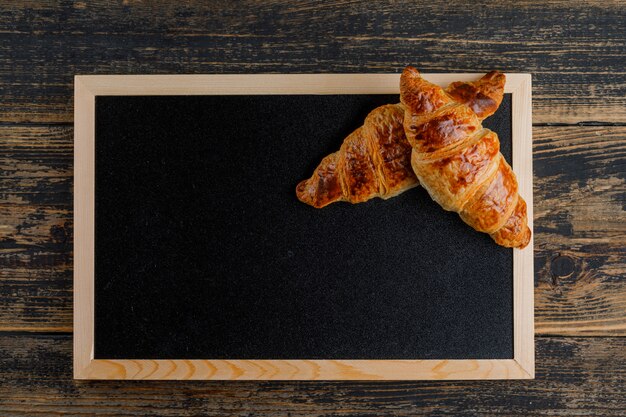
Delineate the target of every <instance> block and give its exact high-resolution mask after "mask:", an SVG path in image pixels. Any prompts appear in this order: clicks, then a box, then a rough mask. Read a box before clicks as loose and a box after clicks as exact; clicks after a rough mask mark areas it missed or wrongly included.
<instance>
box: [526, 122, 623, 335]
mask: <svg viewBox="0 0 626 417" xmlns="http://www.w3.org/2000/svg"><path fill="white" fill-rule="evenodd" d="M535 131H536V132H537V134H535V138H534V139H535V140H534V164H535V242H536V245H535V248H536V251H535V276H536V285H537V288H536V290H535V303H536V305H537V309H536V313H535V314H536V322H535V323H536V331H537V333H538V334H560V335H588V336H596V335H609V334H612V335H621V336H624V335H626V128H625V127H619V128H618V127H595V128H592V127H588V128H584V129H583V128H579V129H574V128H565V127H559V128H556V127H552V128H542V129H535Z"/></svg>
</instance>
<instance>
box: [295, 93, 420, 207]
mask: <svg viewBox="0 0 626 417" xmlns="http://www.w3.org/2000/svg"><path fill="white" fill-rule="evenodd" d="M403 120H404V108H403V106H402V105H401V104H387V105H384V106H380V107H378V108H376V109H374V110H372V112H371V113H370V114H368V115H367V117H366V118H365V123H364V124H363V126H361V127H359V128H358V129H356V130H355V131H354V132H352V133H351V134H350V135H348V137H346V138H345V139H344V141H343V144H342V145H341V149H339V151H337V152H335V153H332V154H330V155H328V156H326V157H325V158H324V159H322V162H321V163H320V164H319V166H318V167H317V168H316V169H315V172H314V173H313V176H312V177H311V178H310V179H308V180H305V181H302V182H300V184H298V186H297V187H296V194H297V196H298V198H299V199H300V201H302V202H304V203H307V204H310V205H312V206H313V207H316V208H321V207H324V206H326V205H328V204H330V203H333V202H335V201H348V202H350V203H361V202H363V201H366V200H369V199H370V198H374V197H380V198H384V199H387V198H390V197H393V196H395V195H398V194H400V193H401V192H403V191H405V190H408V189H409V188H412V187H415V186H417V185H418V183H417V179H416V177H415V174H414V173H413V168H411V145H409V143H408V142H407V140H406V136H405V133H404V127H403V126H402V121H403Z"/></svg>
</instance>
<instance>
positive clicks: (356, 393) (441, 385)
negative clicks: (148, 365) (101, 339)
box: [0, 334, 626, 416]
mask: <svg viewBox="0 0 626 417" xmlns="http://www.w3.org/2000/svg"><path fill="white" fill-rule="evenodd" d="M71 347H72V339H71V336H69V335H57V336H52V335H48V336H36V335H24V334H22V335H2V334H0V398H1V400H0V414H2V415H3V416H13V415H37V414H45V413H49V414H65V413H67V414H72V415H101V416H121V415H134V416H138V415H159V416H161V415H185V416H186V415H200V414H201V415H207V416H213V415H215V416H221V415H226V414H227V415H233V416H249V415H260V414H265V415H290V416H322V415H324V416H331V415H333V416H334V415H362V416H363V415H371V416H374V415H381V414H387V413H393V415H401V416H413V415H417V414H421V413H429V414H430V415H455V416H463V415H467V416H469V415H487V414H494V415H511V416H517V415H520V416H526V415H542V414H549V415H557V416H572V415H578V416H583V415H603V416H618V415H623V411H624V409H626V338H538V339H537V379H536V380H534V381H530V382H529V381H481V382H471V381H465V382H459V381H449V382H433V381H428V382H386V383H380V382H357V381H352V382H345V381H344V382H252V381H230V382H206V381H195V382H191V381H142V382H140V383H137V382H136V381H73V380H72V355H71V353H72V349H71Z"/></svg>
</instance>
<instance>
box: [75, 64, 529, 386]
mask: <svg viewBox="0 0 626 417" xmlns="http://www.w3.org/2000/svg"><path fill="white" fill-rule="evenodd" d="M481 75H482V74H466V73H464V74H423V76H424V78H426V79H427V80H429V81H431V82H434V83H436V84H439V85H441V86H447V85H448V84H449V83H451V82H453V81H471V80H475V79H477V78H479V77H480V76H481ZM506 76H507V82H506V86H505V92H506V93H511V94H512V106H513V110H512V113H513V115H512V116H513V119H512V123H513V126H512V140H513V169H514V170H515V172H516V174H517V178H518V181H519V192H520V194H521V195H522V197H524V199H525V200H526V202H527V203H528V222H529V226H530V228H531V230H532V222H533V195H532V191H533V184H532V180H533V174H532V172H533V171H532V124H531V120H532V119H531V112H532V108H531V76H530V74H506ZM399 81H400V74H255V75H78V76H76V77H75V97H74V378H75V379H200V380H462V379H530V378H534V376H535V346H534V292H533V289H534V269H533V240H531V241H530V243H529V244H528V246H527V247H526V248H525V249H523V250H518V249H514V250H513V251H514V253H513V281H514V283H513V310H514V311H513V327H514V328H513V339H514V341H513V352H514V357H513V359H481V360H460V359H455V360H446V359H441V360H440V359H429V360H417V359H416V360H296V359H294V360H291V359H289V360H238V359H232V360H223V359H220V360H215V359H206V360H204V359H202V360H185V359H177V360H104V359H94V319H95V317H94V278H95V276H94V237H95V236H94V227H95V216H94V208H95V187H94V185H95V98H96V96H107V95H218V94H219V95H250V94H261V95H270V94H399Z"/></svg>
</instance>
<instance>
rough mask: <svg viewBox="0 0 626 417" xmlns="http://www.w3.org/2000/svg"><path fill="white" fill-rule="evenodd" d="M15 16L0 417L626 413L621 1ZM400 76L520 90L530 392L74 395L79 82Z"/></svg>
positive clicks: (6, 153)
mask: <svg viewBox="0 0 626 417" xmlns="http://www.w3.org/2000/svg"><path fill="white" fill-rule="evenodd" d="M23 3H24V4H21V2H11V1H1V2H0V170H1V171H0V173H1V175H0V213H1V216H2V217H1V218H2V221H1V222H0V415H3V416H4V415H22V414H23V415H39V414H46V413H50V414H53V413H68V414H86V415H94V414H98V415H122V414H128V415H195V414H206V415H256V414H263V413H269V414H276V415H278V414H285V415H291V416H304V415H306V416H311V415H332V414H337V415H339V414H341V415H345V414H359V415H380V414H382V413H389V414H396V415H415V414H418V413H430V414H433V415H444V414H453V415H481V414H498V415H501V414H506V415H535V414H551V415H604V416H608V415H624V413H625V412H626V411H625V410H626V338H624V336H626V70H625V69H624V67H625V64H626V3H625V2H624V1H612V0H602V1H595V0H594V1H586V2H580V4H573V3H570V2H568V1H551V2H549V4H548V5H545V4H544V3H547V2H538V4H533V3H530V2H526V1H519V0H518V1H514V2H511V3H509V2H506V1H499V2H493V3H492V4H490V5H476V6H474V7H472V8H470V9H468V8H467V6H464V5H462V4H460V2H459V3H457V2H455V1H450V0H445V1H431V2H428V3H426V4H423V5H419V4H417V3H414V2H402V1H401V2H393V3H390V4H388V3H387V2H384V3H382V2H381V3H374V2H367V3H366V2H363V3H354V2H346V1H337V2H332V3H331V2H326V1H307V2H297V3H296V2H287V1H267V2H261V1H259V2H242V3H241V4H239V5H237V6H231V5H229V4H228V3H229V2H201V1H187V2H174V1H172V2H161V1H156V2H140V1H134V0H124V1H123V2H121V3H116V4H113V5H109V4H108V2H103V1H85V2H80V1H61V2H58V1H44V0H37V1H26V2H23ZM148 3H149V4H148ZM178 3H184V4H178ZM204 3H207V4H204ZM583 3H584V4H583ZM409 63H411V64H414V65H416V66H417V67H418V68H420V69H422V70H423V71H425V72H454V71H459V72H463V71H466V72H480V71H487V70H490V69H499V70H503V71H510V72H530V73H532V74H533V83H534V85H533V94H534V97H533V99H534V119H533V120H534V129H533V134H534V167H535V171H534V175H535V190H534V192H535V219H534V222H535V242H536V244H535V265H536V266H535V272H536V281H535V282H536V292H535V304H536V330H537V379H536V380H534V381H508V382H507V381H503V382H490V381H487V382H399V383H375V382H365V383H360V382H349V383H335V382H333V383H324V382H297V383H293V382H284V383H280V382H279V383H276V382H272V383H262V382H261V383H259V382H227V383H225V382H74V381H73V380H72V376H71V375H72V373H71V356H72V350H71V349H72V180H73V178H72V156H73V155H72V110H73V109H72V102H73V101H72V91H73V83H72V81H73V80H72V78H73V75H74V74H91V73H97V74H125V73H133V74H134V73H164V74H165V73H168V74H170V73H260V72H291V73H295V72H306V73H312V72H399V71H401V69H402V68H403V67H404V66H405V65H406V64H409Z"/></svg>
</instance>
